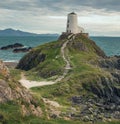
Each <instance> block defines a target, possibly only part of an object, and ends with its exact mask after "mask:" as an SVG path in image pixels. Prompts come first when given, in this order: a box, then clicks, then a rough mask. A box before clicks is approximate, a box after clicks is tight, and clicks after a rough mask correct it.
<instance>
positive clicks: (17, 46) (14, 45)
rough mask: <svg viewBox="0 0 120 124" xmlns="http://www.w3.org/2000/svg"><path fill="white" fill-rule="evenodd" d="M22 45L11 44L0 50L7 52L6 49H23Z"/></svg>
mask: <svg viewBox="0 0 120 124" xmlns="http://www.w3.org/2000/svg"><path fill="white" fill-rule="evenodd" d="M23 46H24V45H22V44H20V43H15V44H11V45H7V46H3V47H1V48H0V49H1V50H8V49H13V48H20V47H23Z"/></svg>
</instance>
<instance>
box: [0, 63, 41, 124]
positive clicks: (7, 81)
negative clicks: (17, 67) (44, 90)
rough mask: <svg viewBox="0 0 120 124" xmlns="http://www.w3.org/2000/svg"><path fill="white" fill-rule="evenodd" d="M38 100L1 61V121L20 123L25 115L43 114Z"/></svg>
mask: <svg viewBox="0 0 120 124" xmlns="http://www.w3.org/2000/svg"><path fill="white" fill-rule="evenodd" d="M37 104H38V103H37V100H36V99H35V98H34V97H33V96H32V95H31V94H30V92H29V91H28V90H27V89H26V88H24V87H23V86H21V84H20V83H19V82H18V81H16V80H15V79H14V78H13V77H12V76H11V74H10V71H9V69H8V68H7V67H6V66H5V64H4V63H3V62H2V61H0V123H6V124H7V123H8V122H9V123H15V122H16V123H19V120H20V118H21V119H22V118H24V117H25V116H30V115H34V116H38V117H40V116H41V115H42V111H41V108H40V106H39V105H37Z"/></svg>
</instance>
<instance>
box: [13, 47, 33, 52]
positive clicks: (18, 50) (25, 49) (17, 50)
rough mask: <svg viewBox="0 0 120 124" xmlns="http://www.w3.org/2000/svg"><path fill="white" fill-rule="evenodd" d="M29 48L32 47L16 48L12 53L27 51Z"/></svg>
mask: <svg viewBox="0 0 120 124" xmlns="http://www.w3.org/2000/svg"><path fill="white" fill-rule="evenodd" d="M31 49H32V47H28V48H16V49H14V50H13V51H12V52H13V53H20V52H29V51H30V50H31Z"/></svg>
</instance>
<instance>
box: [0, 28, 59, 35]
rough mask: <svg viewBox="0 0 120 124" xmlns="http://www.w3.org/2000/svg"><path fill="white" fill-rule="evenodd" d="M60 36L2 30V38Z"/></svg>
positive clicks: (0, 31) (0, 32)
mask: <svg viewBox="0 0 120 124" xmlns="http://www.w3.org/2000/svg"><path fill="white" fill-rule="evenodd" d="M58 35H59V34H57V33H56V34H49V33H48V34H36V33H30V32H25V31H21V30H15V29H12V28H7V29H4V30H0V36H58Z"/></svg>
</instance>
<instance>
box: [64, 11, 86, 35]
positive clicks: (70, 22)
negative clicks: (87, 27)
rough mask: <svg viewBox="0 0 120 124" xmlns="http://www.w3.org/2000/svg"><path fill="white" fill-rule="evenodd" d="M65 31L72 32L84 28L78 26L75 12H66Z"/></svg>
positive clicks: (81, 31)
mask: <svg viewBox="0 0 120 124" xmlns="http://www.w3.org/2000/svg"><path fill="white" fill-rule="evenodd" d="M66 32H67V33H73V34H77V33H83V32H84V29H83V28H82V27H79V26H78V20H77V14H76V13H74V12H72V13H69V14H68V17H67V27H66Z"/></svg>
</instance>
